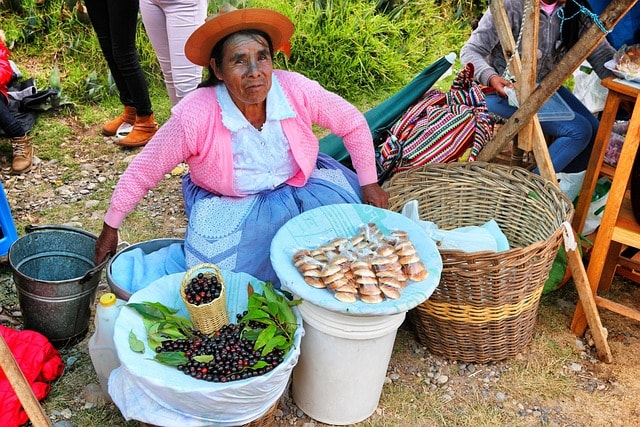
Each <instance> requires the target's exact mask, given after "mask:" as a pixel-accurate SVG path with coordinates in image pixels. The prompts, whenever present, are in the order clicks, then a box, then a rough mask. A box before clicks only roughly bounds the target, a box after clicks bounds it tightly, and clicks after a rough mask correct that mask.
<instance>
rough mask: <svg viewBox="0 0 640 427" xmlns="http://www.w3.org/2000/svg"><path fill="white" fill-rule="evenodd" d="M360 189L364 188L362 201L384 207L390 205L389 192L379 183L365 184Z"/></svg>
mask: <svg viewBox="0 0 640 427" xmlns="http://www.w3.org/2000/svg"><path fill="white" fill-rule="evenodd" d="M360 189H361V190H362V203H364V204H367V205H373V206H376V207H378V208H383V209H387V208H388V207H389V193H387V192H386V191H384V190H383V189H382V187H380V186H379V185H378V184H376V183H374V184H367V185H363V186H362V187H360Z"/></svg>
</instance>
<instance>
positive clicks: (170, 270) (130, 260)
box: [111, 243, 187, 294]
mask: <svg viewBox="0 0 640 427" xmlns="http://www.w3.org/2000/svg"><path fill="white" fill-rule="evenodd" d="M185 271H187V268H186V264H185V259H184V250H183V248H182V243H172V244H171V245H168V246H165V247H163V248H160V249H158V250H156V251H153V252H150V253H148V254H147V253H145V252H144V251H143V250H142V249H141V248H134V249H131V250H128V251H123V252H120V253H119V254H118V255H117V256H116V258H115V259H114V260H113V263H112V264H111V278H112V279H113V281H114V282H115V283H116V284H117V285H118V286H119V287H120V288H122V289H124V290H125V291H127V292H130V293H132V294H133V293H135V292H137V291H139V290H140V289H142V288H145V287H146V286H147V285H149V284H150V283H152V282H154V281H155V280H157V279H159V278H161V277H164V276H166V275H168V274H174V273H180V272H185Z"/></svg>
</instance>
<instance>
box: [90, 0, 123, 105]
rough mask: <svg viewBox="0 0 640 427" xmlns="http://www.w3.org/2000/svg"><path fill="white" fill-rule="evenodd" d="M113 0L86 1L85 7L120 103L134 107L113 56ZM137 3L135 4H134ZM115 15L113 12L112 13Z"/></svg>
mask: <svg viewBox="0 0 640 427" xmlns="http://www.w3.org/2000/svg"><path fill="white" fill-rule="evenodd" d="M110 2H111V0H85V6H86V7H87V13H88V14H89V19H91V25H92V26H93V29H94V31H95V32H96V36H97V38H98V43H99V45H100V50H101V51H102V55H103V56H104V59H105V60H106V61H107V65H108V66H109V70H110V71H111V76H112V77H113V80H114V82H115V83H116V87H117V88H118V92H119V94H120V102H122V104H123V105H128V106H132V107H133V100H132V99H131V96H130V95H129V89H128V86H127V83H126V80H125V78H124V76H123V75H122V73H121V72H120V69H119V68H118V65H117V63H116V61H115V58H114V56H113V42H112V39H111V26H110V8H109V4H110ZM134 3H135V2H134ZM111 13H113V12H111Z"/></svg>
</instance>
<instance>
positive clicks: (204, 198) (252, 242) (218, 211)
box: [182, 153, 361, 288]
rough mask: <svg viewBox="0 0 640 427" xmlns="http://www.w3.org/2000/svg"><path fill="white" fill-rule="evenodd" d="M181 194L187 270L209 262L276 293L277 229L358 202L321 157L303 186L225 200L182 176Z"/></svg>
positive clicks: (356, 191)
mask: <svg viewBox="0 0 640 427" xmlns="http://www.w3.org/2000/svg"><path fill="white" fill-rule="evenodd" d="M182 192H183V196H184V202H185V211H186V214H187V218H188V219H189V223H188V226H187V233H186V236H185V245H184V249H185V262H186V266H187V268H191V267H193V266H194V265H196V264H200V263H205V262H207V263H213V264H216V265H217V266H218V267H220V268H222V269H225V270H231V271H236V272H244V273H248V274H250V275H252V276H254V277H256V278H257V279H260V280H263V281H267V280H269V281H271V282H272V283H273V284H274V286H275V287H278V288H279V287H280V281H279V280H278V277H277V275H276V273H275V271H274V270H273V267H272V266H271V260H270V252H269V251H270V246H271V240H272V239H273V237H274V236H275V234H276V232H277V231H278V230H279V229H280V227H282V226H283V225H284V224H285V223H286V222H287V221H288V220H290V219H291V218H293V217H294V216H296V215H299V214H300V213H302V212H305V211H308V210H310V209H313V208H317V207H320V206H325V205H330V204H337V203H361V192H360V185H359V183H358V178H357V176H356V174H355V173H354V172H353V171H352V170H350V169H348V168H346V167H345V166H343V165H342V164H340V163H339V162H338V161H336V160H335V159H333V158H332V157H330V156H328V155H326V154H323V153H320V154H319V156H318V161H317V163H316V169H315V170H314V172H313V174H312V175H311V177H310V178H309V180H308V181H307V184H306V185H305V186H304V187H292V186H290V185H287V184H282V185H280V186H279V187H277V188H275V189H273V190H269V191H263V192H260V193H258V194H254V195H250V196H246V197H228V196H219V195H216V194H212V193H210V192H208V191H206V190H204V189H202V188H201V187H198V186H197V185H195V184H194V183H193V182H192V181H191V177H190V176H189V174H187V175H185V177H184V178H183V181H182Z"/></svg>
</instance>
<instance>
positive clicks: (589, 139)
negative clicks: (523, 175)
mask: <svg viewBox="0 0 640 427" xmlns="http://www.w3.org/2000/svg"><path fill="white" fill-rule="evenodd" d="M558 93H559V94H560V96H561V97H562V99H564V100H565V101H566V102H567V105H569V107H570V108H571V109H572V110H573V111H574V113H575V117H574V118H573V120H558V121H545V122H541V123H540V124H541V126H542V130H543V132H544V133H545V135H549V136H552V137H554V138H555V140H554V141H553V143H552V144H551V145H550V146H549V155H550V156H551V162H552V164H553V167H554V169H555V171H556V172H567V173H573V172H581V171H583V170H585V169H586V167H587V163H588V161H589V155H590V154H591V147H592V146H593V138H594V136H595V130H596V129H597V127H598V121H597V119H596V118H595V117H594V116H593V114H591V113H590V112H589V110H587V109H586V107H584V105H583V104H582V103H581V102H580V101H578V100H577V99H576V98H575V96H574V95H573V94H571V92H569V90H568V89H566V88H564V87H561V88H560V89H559V90H558Z"/></svg>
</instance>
